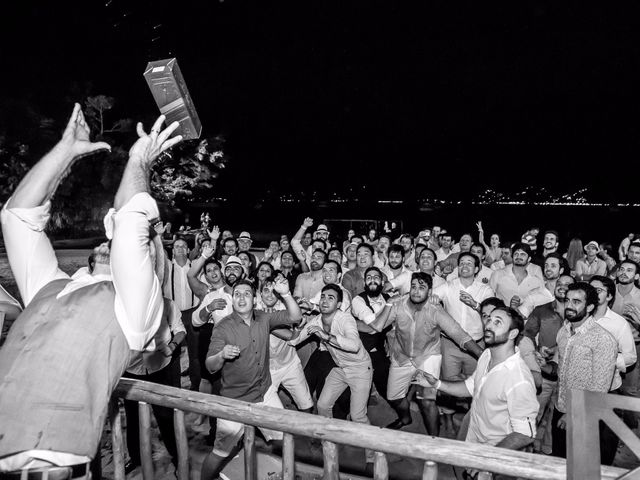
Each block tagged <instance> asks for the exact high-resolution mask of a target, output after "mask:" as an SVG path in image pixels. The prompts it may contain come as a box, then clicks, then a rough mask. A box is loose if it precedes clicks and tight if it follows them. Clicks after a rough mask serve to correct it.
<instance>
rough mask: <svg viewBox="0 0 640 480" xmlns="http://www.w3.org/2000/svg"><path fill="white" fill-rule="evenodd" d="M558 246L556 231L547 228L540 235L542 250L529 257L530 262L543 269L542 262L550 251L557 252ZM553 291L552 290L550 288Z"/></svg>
mask: <svg viewBox="0 0 640 480" xmlns="http://www.w3.org/2000/svg"><path fill="white" fill-rule="evenodd" d="M559 246H560V242H559V236H558V232H556V231H555V230H547V231H546V232H544V237H542V247H543V249H542V251H541V252H539V255H534V256H533V258H532V259H531V262H532V263H535V264H536V265H539V266H540V267H542V268H543V270H544V262H545V260H546V259H547V257H548V256H549V255H550V254H551V253H558V247H559ZM551 291H553V290H551Z"/></svg>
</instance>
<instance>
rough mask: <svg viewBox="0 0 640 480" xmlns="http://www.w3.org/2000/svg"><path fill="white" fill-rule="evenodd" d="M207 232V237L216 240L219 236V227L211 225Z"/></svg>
mask: <svg viewBox="0 0 640 480" xmlns="http://www.w3.org/2000/svg"><path fill="white" fill-rule="evenodd" d="M207 233H208V234H209V238H210V239H211V240H212V241H214V242H217V241H218V238H220V227H218V226H217V225H214V226H213V227H211V230H207Z"/></svg>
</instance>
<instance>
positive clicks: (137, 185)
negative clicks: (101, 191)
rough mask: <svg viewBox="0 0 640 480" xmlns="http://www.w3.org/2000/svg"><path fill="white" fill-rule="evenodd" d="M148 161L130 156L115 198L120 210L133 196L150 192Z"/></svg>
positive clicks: (115, 203)
mask: <svg viewBox="0 0 640 480" xmlns="http://www.w3.org/2000/svg"><path fill="white" fill-rule="evenodd" d="M150 169H151V167H150V164H149V163H148V162H144V161H143V160H142V159H140V158H137V157H131V158H129V161H128V162H127V166H126V167H125V169H124V174H123V175H122V180H121V181H120V186H119V187H118V192H117V193H116V198H115V200H114V202H113V203H114V205H113V206H114V208H115V209H116V210H120V209H121V208H122V207H123V206H124V205H126V204H127V202H128V201H129V200H131V198H133V197H134V196H135V195H137V194H138V193H143V192H146V193H149V170H150Z"/></svg>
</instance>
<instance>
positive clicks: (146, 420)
mask: <svg viewBox="0 0 640 480" xmlns="http://www.w3.org/2000/svg"><path fill="white" fill-rule="evenodd" d="M138 414H139V416H140V463H142V478H144V480H153V458H152V456H151V455H152V453H153V450H152V448H151V405H149V404H148V403H146V402H138Z"/></svg>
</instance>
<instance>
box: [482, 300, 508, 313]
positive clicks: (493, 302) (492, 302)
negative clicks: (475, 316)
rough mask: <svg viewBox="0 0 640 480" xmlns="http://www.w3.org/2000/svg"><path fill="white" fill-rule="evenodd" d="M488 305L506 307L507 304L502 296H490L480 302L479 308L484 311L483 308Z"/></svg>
mask: <svg viewBox="0 0 640 480" xmlns="http://www.w3.org/2000/svg"><path fill="white" fill-rule="evenodd" d="M487 305H491V306H492V307H493V308H499V307H505V306H506V305H505V304H504V302H503V301H502V299H501V298H498V297H488V298H485V299H484V300H482V301H481V302H480V305H479V307H478V308H479V310H480V311H481V312H482V309H483V308H484V307H486V306H487Z"/></svg>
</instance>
